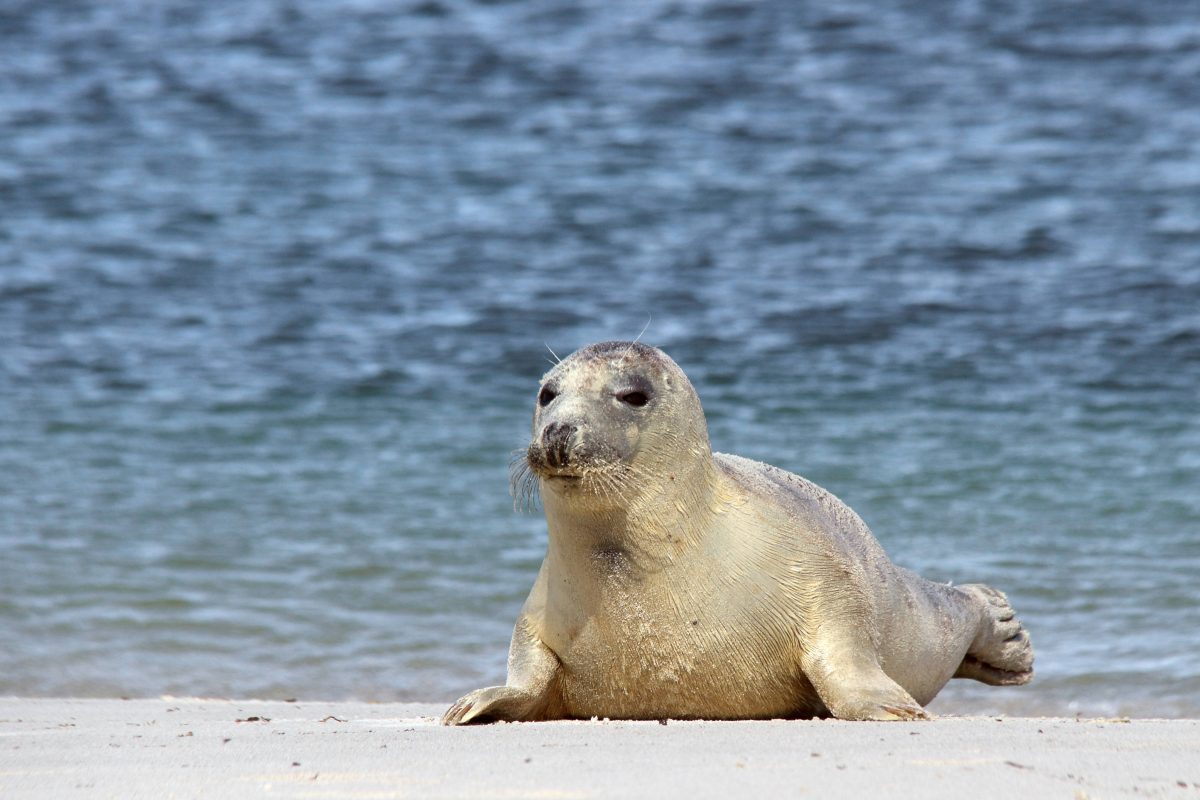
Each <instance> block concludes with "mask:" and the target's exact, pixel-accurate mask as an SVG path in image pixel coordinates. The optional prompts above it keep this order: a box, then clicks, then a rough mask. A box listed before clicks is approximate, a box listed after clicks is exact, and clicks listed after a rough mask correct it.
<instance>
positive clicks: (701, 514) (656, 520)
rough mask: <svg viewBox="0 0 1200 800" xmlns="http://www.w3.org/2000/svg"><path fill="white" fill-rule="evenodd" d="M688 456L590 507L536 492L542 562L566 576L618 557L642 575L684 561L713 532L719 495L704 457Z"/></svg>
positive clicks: (579, 499) (547, 490) (580, 500)
mask: <svg viewBox="0 0 1200 800" xmlns="http://www.w3.org/2000/svg"><path fill="white" fill-rule="evenodd" d="M695 455H699V456H700V457H693V458H690V459H687V460H686V461H685V462H684V463H680V464H676V465H673V466H672V467H670V468H668V469H663V468H656V469H655V470H653V471H652V472H650V473H649V474H652V475H653V476H654V479H653V480H651V479H649V478H648V477H647V476H646V475H644V474H641V473H638V474H637V477H636V479H635V480H633V481H628V482H626V483H625V484H624V485H622V487H621V488H620V489H619V490H617V491H615V492H614V493H612V494H610V495H608V496H606V497H599V498H597V499H596V500H595V501H591V500H590V499H589V498H587V497H583V496H579V495H571V494H567V493H566V492H562V493H560V492H557V491H555V490H554V489H553V488H551V487H543V492H542V505H543V507H544V508H545V511H546V523H547V526H548V528H549V534H550V541H549V548H548V553H547V555H548V558H549V559H550V560H551V561H552V562H553V563H555V564H557V565H559V566H561V567H563V568H565V569H570V570H572V571H573V572H574V571H582V572H590V570H589V569H588V568H587V564H588V563H589V562H591V561H593V560H594V559H597V558H601V559H609V560H611V559H620V560H622V561H624V562H625V563H626V565H627V566H628V567H629V568H631V569H635V570H638V571H642V572H656V571H658V570H661V569H663V568H665V567H667V566H669V565H670V564H672V563H674V562H676V561H678V560H679V559H682V558H684V557H685V556H686V555H687V554H688V553H689V552H691V551H693V550H694V549H695V548H696V547H698V546H699V545H700V544H701V543H702V542H703V541H704V538H705V536H706V535H707V532H708V531H710V530H711V529H712V527H713V526H712V524H711V520H712V517H713V516H714V515H715V514H716V513H717V504H718V496H719V494H720V492H719V486H718V480H719V479H718V476H717V473H716V466H715V465H714V464H713V461H712V457H711V454H710V453H708V452H704V453H702V454H695ZM577 568H578V570H577Z"/></svg>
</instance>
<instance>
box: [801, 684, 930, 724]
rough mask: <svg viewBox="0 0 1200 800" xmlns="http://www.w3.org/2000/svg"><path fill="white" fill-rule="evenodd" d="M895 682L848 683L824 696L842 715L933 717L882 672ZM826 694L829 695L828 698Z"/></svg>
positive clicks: (890, 718)
mask: <svg viewBox="0 0 1200 800" xmlns="http://www.w3.org/2000/svg"><path fill="white" fill-rule="evenodd" d="M879 674H880V675H881V676H882V677H883V678H884V679H885V680H887V681H888V682H889V683H890V684H891V686H861V685H858V686H855V685H845V686H839V687H836V688H830V689H827V691H826V692H822V693H821V700H822V701H824V703H825V705H826V706H828V707H829V710H830V711H831V712H832V713H833V715H834V716H835V717H837V718H838V719H859V720H868V719H869V720H879V721H886V722H892V721H896V720H915V719H932V717H931V716H930V714H929V712H928V711H926V710H925V709H924V708H921V704H920V703H918V702H917V701H916V700H914V699H913V698H912V696H911V695H909V693H908V692H906V691H904V689H902V688H901V687H900V685H899V684H897V683H896V682H895V681H892V679H891V678H888V677H887V676H886V675H884V674H883V673H882V672H880V673H879ZM826 694H828V695H829V697H828V698H826Z"/></svg>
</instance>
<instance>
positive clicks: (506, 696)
mask: <svg viewBox="0 0 1200 800" xmlns="http://www.w3.org/2000/svg"><path fill="white" fill-rule="evenodd" d="M540 705H542V703H541V698H540V697H538V696H536V695H534V694H533V693H532V692H529V691H526V690H524V689H518V688H516V687H513V686H489V687H488V688H486V689H476V690H475V691H473V692H471V693H470V694H468V695H466V696H465V697H463V698H462V699H460V700H459V701H458V702H457V703H455V704H454V705H452V706H450V709H449V710H448V711H447V712H446V713H445V714H444V715H443V716H442V724H443V725H469V724H471V723H482V722H522V721H528V720H533V719H537V718H538V715H537V714H536V711H537V709H538V707H539V706H540Z"/></svg>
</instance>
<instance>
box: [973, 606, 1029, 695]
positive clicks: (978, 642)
mask: <svg viewBox="0 0 1200 800" xmlns="http://www.w3.org/2000/svg"><path fill="white" fill-rule="evenodd" d="M956 588H957V589H958V590H959V591H960V592H963V593H964V594H967V595H969V596H971V597H972V598H974V599H975V600H976V601H977V602H979V603H980V604H981V605H982V606H983V618H982V620H981V621H980V625H979V633H978V634H976V636H975V641H973V642H972V643H971V647H970V648H969V649H968V650H967V655H966V657H965V658H964V659H963V662H962V664H960V665H959V667H958V671H957V672H955V673H954V677H956V678H971V679H973V680H977V681H981V682H983V683H990V684H992V685H993V686H1019V685H1020V684H1023V683H1029V681H1031V680H1033V645H1032V644H1031V643H1030V641H1029V633H1028V632H1027V631H1026V630H1025V628H1024V626H1022V625H1021V621H1020V620H1018V619H1017V618H1016V613H1015V612H1014V611H1013V609H1012V606H1011V605H1009V604H1008V598H1007V597H1005V596H1004V592H1001V591H998V590H996V589H993V588H992V587H990V586H985V585H984V584H982V583H969V584H966V585H964V586H959V587H956Z"/></svg>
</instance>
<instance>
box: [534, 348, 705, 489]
mask: <svg viewBox="0 0 1200 800" xmlns="http://www.w3.org/2000/svg"><path fill="white" fill-rule="evenodd" d="M532 434H533V435H532V439H531V441H530V443H529V447H528V448H527V450H526V452H525V459H524V462H525V464H526V465H527V466H528V468H529V470H531V471H532V473H533V474H534V475H536V476H537V477H538V478H540V479H541V486H542V491H543V493H553V494H559V495H565V496H569V497H571V498H572V500H573V501H582V502H591V503H597V504H606V503H609V502H620V501H621V500H625V501H628V500H629V499H630V498H629V495H630V492H631V491H636V492H637V493H639V494H641V493H644V492H646V491H647V490H651V489H653V487H654V485H655V484H657V483H659V482H661V481H664V480H666V481H674V480H676V475H677V474H678V475H679V476H680V477H682V475H683V474H686V473H687V472H689V466H692V465H694V464H695V463H698V462H700V461H703V462H705V463H707V462H708V460H709V459H710V455H711V454H710V449H709V444H708V430H707V427H706V426H705V423H704V412H703V411H702V410H701V408H700V399H699V397H697V396H696V391H695V389H693V388H692V384H691V382H690V381H688V379H687V376H686V375H684V374H683V370H681V369H680V368H679V366H678V365H677V364H676V363H675V362H674V361H672V360H671V358H670V357H669V356H668V355H667V354H666V353H664V352H662V351H661V350H659V349H658V348H655V347H650V346H648V345H644V344H638V343H636V342H602V343H600V344H593V345H590V346H588V347H585V348H583V349H582V350H578V351H576V352H575V353H572V354H571V355H570V356H568V357H567V358H565V359H563V361H562V362H560V363H559V364H558V365H557V366H555V367H554V369H552V370H550V371H549V372H548V373H546V375H545V376H544V377H543V378H542V382H541V385H540V386H539V388H538V394H537V404H536V406H535V408H534V412H533V431H532Z"/></svg>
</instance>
